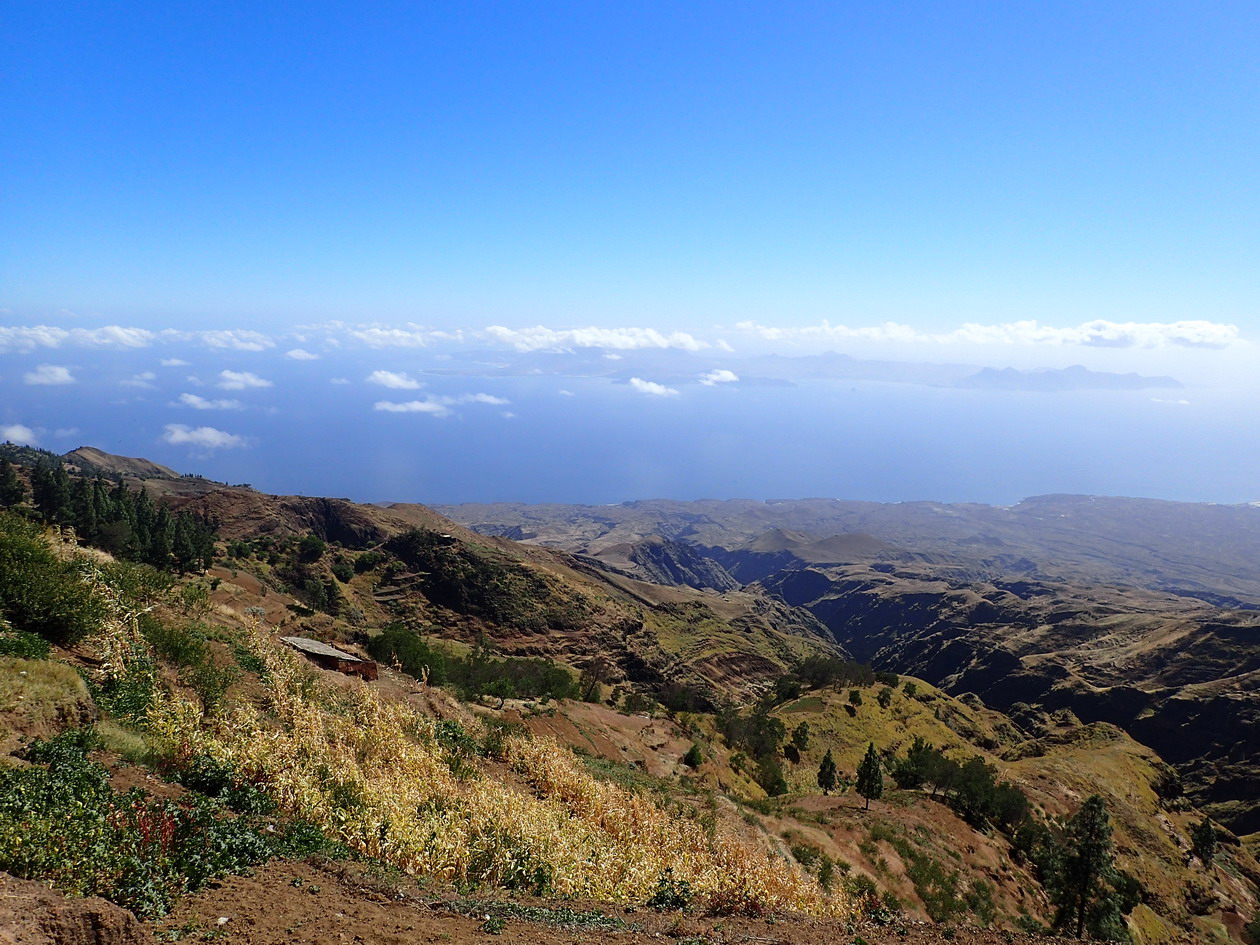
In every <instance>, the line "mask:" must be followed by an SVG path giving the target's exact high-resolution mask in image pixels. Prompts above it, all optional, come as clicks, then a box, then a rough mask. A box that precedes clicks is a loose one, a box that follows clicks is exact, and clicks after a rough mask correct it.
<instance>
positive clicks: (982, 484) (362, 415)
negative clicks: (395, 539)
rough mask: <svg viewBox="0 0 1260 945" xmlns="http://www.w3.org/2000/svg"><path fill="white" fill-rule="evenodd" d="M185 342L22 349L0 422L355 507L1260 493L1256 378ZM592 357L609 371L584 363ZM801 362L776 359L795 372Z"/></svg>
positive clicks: (1228, 497)
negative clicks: (1006, 380)
mask: <svg viewBox="0 0 1260 945" xmlns="http://www.w3.org/2000/svg"><path fill="white" fill-rule="evenodd" d="M177 350H178V352H179V353H180V355H181V357H179V358H166V357H160V355H165V354H169V353H171V351H170V350H163V351H161V352H155V351H154V350H152V349H148V348H145V349H139V350H131V349H125V350H110V351H108V352H100V351H94V350H88V349H79V350H76V351H74V352H72V356H71V357H70V358H63V360H66V361H69V362H70V363H69V366H68V367H65V370H66V373H67V375H68V377H70V378H71V379H72V380H69V381H67V380H65V378H62V379H61V381H62V382H61V383H56V384H51V383H49V384H31V383H30V380H31V378H32V377H35V376H40V375H39V363H38V362H41V359H42V358H43V357H44V356H45V354H46V353H39V352H28V353H26V354H25V355H18V354H11V355H9V356H8V360H9V362H10V363H12V364H15V365H23V364H24V365H26V366H28V367H30V366H32V365H33V366H34V367H33V368H32V369H31V370H26V371H25V372H23V371H20V370H19V371H10V372H7V374H6V375H5V376H4V377H2V378H0V392H2V393H3V396H4V399H5V402H6V403H7V404H8V405H9V408H8V409H10V410H11V409H12V405H14V404H17V403H23V405H24V410H23V418H24V421H25V422H24V424H23V425H21V426H19V427H16V428H15V427H14V426H13V425H10V427H7V428H5V429H4V430H3V431H0V432H4V433H6V435H14V434H15V433H16V435H17V436H18V438H19V439H26V440H28V441H30V442H34V443H37V444H39V445H42V446H45V447H47V448H50V449H53V450H55V451H58V452H63V451H65V450H68V449H70V448H72V447H74V446H78V445H83V444H88V445H95V446H99V447H101V448H104V449H106V450H108V451H110V452H115V453H121V454H126V455H141V456H146V457H149V458H152V459H155V460H158V461H160V462H163V463H165V464H167V465H170V466H172V467H174V468H176V469H178V470H180V471H182V472H195V473H199V474H203V475H207V476H209V477H211V478H214V479H219V480H223V481H228V482H232V483H238V482H250V483H252V484H253V485H254V486H255V487H257V488H259V489H262V490H264V491H268V492H302V493H305V494H308V495H335V496H346V497H349V498H353V499H356V500H360V501H386V500H389V501H420V502H431V503H457V502H468V501H478V502H481V501H496V500H505V501H506V500H512V501H526V502H564V503H569V502H581V503H592V504H601V503H612V502H621V501H627V500H632V499H636V498H655V497H666V498H680V499H693V498H728V497H744V498H799V497H805V496H830V497H837V498H859V499H869V500H876V501H907V500H918V499H929V500H936V501H977V502H986V503H993V504H1010V503H1013V502H1016V501H1018V500H1019V499H1021V498H1023V497H1026V496H1029V495H1036V494H1044V493H1048V492H1079V493H1089V494H1110V495H1140V496H1149V497H1156V498H1167V499H1179V500H1191V501H1217V502H1241V501H1251V500H1252V499H1255V498H1260V488H1257V486H1256V484H1255V483H1256V480H1255V476H1254V470H1255V469H1256V468H1257V467H1260V420H1258V419H1257V411H1255V410H1254V409H1253V406H1252V405H1253V404H1254V403H1255V402H1256V400H1255V397H1254V390H1253V389H1251V388H1248V387H1247V386H1246V385H1241V384H1237V383H1229V384H1225V383H1223V382H1221V381H1220V380H1219V379H1218V381H1217V382H1216V383H1213V382H1210V381H1208V380H1203V381H1201V382H1200V383H1198V384H1193V383H1192V384H1189V385H1188V386H1186V387H1181V388H1172V389H1162V388H1154V389H1134V390H1128V389H1117V390H1057V391H1045V390H988V389H970V388H959V387H948V386H939V385H938V386H933V385H930V384H928V383H894V382H887V381H877V380H864V379H851V378H844V379H810V378H799V377H798V378H796V379H794V380H790V381H789V380H786V379H784V378H782V377H780V378H770V377H764V376H754V375H752V374H750V373H749V372H748V369H749V367H753V368H754V369H755V366H756V364H758V362H750V361H747V360H746V359H741V358H740V357H738V356H737V355H735V354H728V353H725V352H722V353H710V354H708V355H707V359H706V356H703V355H699V354H694V353H687V352H671V353H670V354H671V357H670V358H668V359H667V362H661V361H659V360H649V361H644V360H642V358H644V357H648V356H651V357H654V358H655V357H659V355H660V354H661V352H655V351H653V352H648V353H647V354H644V353H643V352H634V351H623V352H621V353H616V354H614V353H612V352H607V351H602V350H599V351H592V352H587V354H586V356H585V357H583V358H582V359H581V361H580V363H576V362H573V361H572V358H573V357H578V356H579V355H573V356H567V355H549V357H551V358H554V359H557V360H556V362H555V364H554V365H553V366H554V367H556V368H558V369H560V370H566V369H567V370H571V371H572V372H573V373H570V374H562V373H527V372H530V371H538V370H540V369H539V368H538V367H536V366H531V365H533V364H534V362H533V361H522V360H520V359H519V357H517V356H513V355H511V354H505V353H504V352H501V351H500V352H490V351H484V350H483V351H468V350H465V349H459V348H451V350H449V351H447V352H443V353H433V352H423V353H414V352H406V353H404V354H397V353H394V354H392V355H391V354H387V353H382V352H381V351H379V350H367V351H358V352H354V351H346V350H344V349H343V348H340V347H338V346H330V347H325V348H322V349H321V350H323V351H324V353H323V354H322V355H321V356H320V357H314V356H312V357H310V358H297V359H295V358H291V357H285V356H277V355H276V354H274V353H270V352H269V351H264V352H233V353H230V354H229V353H225V352H223V351H221V350H219V349H211V350H208V351H207V350H206V349H205V348H204V346H202V347H198V346H196V345H188V344H184V345H181V346H179V347H178V349H177ZM610 356H611V357H612V358H615V360H609V358H610ZM1206 356H1208V357H1218V358H1219V357H1221V354H1220V353H1219V352H1215V351H1212V352H1207V353H1206ZM592 359H593V360H594V361H595V362H596V363H598V362H601V361H602V362H604V363H607V364H610V365H611V366H613V367H615V368H616V371H615V372H614V373H612V374H610V375H608V376H589V375H588V376H582V373H581V372H582V371H583V370H588V369H589V365H590V363H591V362H592ZM174 361H178V362H182V363H178V364H172V363H170V362H174ZM693 362H694V363H693ZM575 363H576V366H573V365H574V364H575ZM797 363H798V362H797V361H796V360H794V359H791V358H785V359H782V361H781V362H779V364H778V366H779V367H783V366H784V365H786V366H787V368H788V369H786V370H784V371H782V373H784V374H790V373H792V368H793V366H794V365H796V364H797ZM717 364H721V365H723V366H724V367H723V368H720V369H716V368H711V367H710V365H717ZM566 365H569V367H568V368H566ZM46 366H47V365H45V367H46ZM907 367H910V368H913V369H915V370H920V371H927V372H929V373H930V374H931V372H933V371H935V370H938V368H934V366H932V365H926V364H923V365H918V366H917V367H916V366H915V365H910V364H907ZM247 369H248V370H247ZM654 370H655V371H656V373H655V374H653V373H652V372H653V371H654ZM966 370H967V371H974V370H975V369H974V368H968V369H966ZM715 372H716V373H717V375H718V376H719V377H720V378H721V380H718V381H714V380H713V376H714V373H715ZM963 373H965V372H963ZM640 374H641V375H643V376H642V377H639V375H640ZM932 376H934V374H933V375H932ZM630 377H633V378H634V380H630V379H629V378H630ZM653 377H656V378H659V379H660V380H659V381H658V380H653V379H652V378H653ZM35 395H37V396H35Z"/></svg>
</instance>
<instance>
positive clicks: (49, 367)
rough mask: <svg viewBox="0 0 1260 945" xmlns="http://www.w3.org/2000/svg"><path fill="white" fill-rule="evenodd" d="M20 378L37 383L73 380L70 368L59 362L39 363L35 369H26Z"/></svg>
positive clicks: (71, 382) (48, 383)
mask: <svg viewBox="0 0 1260 945" xmlns="http://www.w3.org/2000/svg"><path fill="white" fill-rule="evenodd" d="M22 380H23V381H24V382H25V383H27V384H37V385H54V384H73V383H74V382H75V380H74V375H73V374H71V373H70V369H69V368H67V367H62V366H61V365H59V364H41V365H40V366H39V367H37V368H36V369H35V370H33V371H27V372H26V373H25V374H23V375H22Z"/></svg>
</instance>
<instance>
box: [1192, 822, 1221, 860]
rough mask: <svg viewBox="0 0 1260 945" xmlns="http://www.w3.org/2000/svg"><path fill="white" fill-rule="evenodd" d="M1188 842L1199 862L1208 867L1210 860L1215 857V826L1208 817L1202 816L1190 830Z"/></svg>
mask: <svg viewBox="0 0 1260 945" xmlns="http://www.w3.org/2000/svg"><path fill="white" fill-rule="evenodd" d="M1190 843H1191V844H1192V846H1193V848H1194V855H1195V856H1197V857H1198V858H1199V862H1200V863H1202V864H1203V865H1204V867H1206V868H1209V869H1210V868H1211V866H1212V860H1214V859H1215V858H1216V827H1215V826H1213V824H1212V819H1211V818H1210V817H1204V818H1203V820H1202V821H1200V822H1199V823H1198V824H1196V825H1195V826H1194V828H1193V829H1192V830H1191V831H1190Z"/></svg>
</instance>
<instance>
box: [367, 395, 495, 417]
mask: <svg viewBox="0 0 1260 945" xmlns="http://www.w3.org/2000/svg"><path fill="white" fill-rule="evenodd" d="M510 403H511V401H510V400H507V399H506V398H504V397H496V396H494V395H493V394H460V395H459V396H458V397H426V398H425V399H424V400H408V401H405V402H403V403H398V402H396V401H392V400H378V401H377V402H376V403H375V404H373V405H372V409H373V410H383V411H385V412H387V413H427V414H429V415H431V416H434V417H445V416H448V415H449V414H450V413H451V407H454V406H457V405H459V404H489V405H490V406H492V407H506V406H507V405H508V404H510Z"/></svg>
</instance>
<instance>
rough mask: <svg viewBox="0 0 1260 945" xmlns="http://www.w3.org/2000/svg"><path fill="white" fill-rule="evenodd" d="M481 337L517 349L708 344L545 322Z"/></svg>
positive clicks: (673, 335) (676, 335)
mask: <svg viewBox="0 0 1260 945" xmlns="http://www.w3.org/2000/svg"><path fill="white" fill-rule="evenodd" d="M476 335H477V337H478V338H480V339H481V340H482V341H486V342H489V343H491V344H499V345H506V346H507V347H509V348H514V349H516V350H517V351H566V350H571V349H573V348H610V349H613V350H616V351H634V350H638V349H643V348H678V349H680V350H683V351H699V350H701V349H702V348H707V347H709V346H708V344H706V343H705V342H703V341H698V340H697V339H696V338H694V337H692V336H691V335H689V334H687V333H686V332H682V331H672V332H670V333H669V334H662V333H661V332H659V331H657V330H656V329H654V328H594V327H592V328H565V329H554V328H547V327H545V326H543V325H535V326H534V327H533V328H505V327H503V326H502V325H491V326H490V327H489V328H485V329H482V330H481V331H479V332H476Z"/></svg>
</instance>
